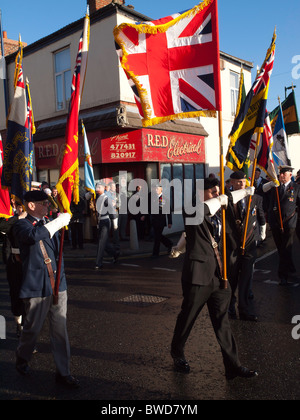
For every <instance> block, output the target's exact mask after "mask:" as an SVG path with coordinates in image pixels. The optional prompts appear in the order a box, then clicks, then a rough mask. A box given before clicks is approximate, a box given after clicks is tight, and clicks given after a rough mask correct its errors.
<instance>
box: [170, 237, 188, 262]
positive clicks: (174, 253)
mask: <svg viewBox="0 0 300 420" xmlns="http://www.w3.org/2000/svg"><path fill="white" fill-rule="evenodd" d="M185 236H186V235H185V232H183V234H182V235H181V237H180V239H179V241H178V243H177V245H176V246H173V248H172V249H171V253H170V255H169V258H178V257H179V255H180V254H184V253H185V251H186V249H185V246H186V239H185Z"/></svg>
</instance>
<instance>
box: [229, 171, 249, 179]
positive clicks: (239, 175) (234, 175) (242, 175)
mask: <svg viewBox="0 0 300 420" xmlns="http://www.w3.org/2000/svg"><path fill="white" fill-rule="evenodd" d="M230 178H231V179H246V174H245V172H243V171H236V172H233V173H232V174H231V175H230Z"/></svg>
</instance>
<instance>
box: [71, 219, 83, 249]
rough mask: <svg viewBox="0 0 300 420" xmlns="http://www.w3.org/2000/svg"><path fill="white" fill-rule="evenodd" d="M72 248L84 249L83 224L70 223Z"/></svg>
mask: <svg viewBox="0 0 300 420" xmlns="http://www.w3.org/2000/svg"><path fill="white" fill-rule="evenodd" d="M70 227H71V237H72V247H73V248H77V246H79V248H83V223H70Z"/></svg>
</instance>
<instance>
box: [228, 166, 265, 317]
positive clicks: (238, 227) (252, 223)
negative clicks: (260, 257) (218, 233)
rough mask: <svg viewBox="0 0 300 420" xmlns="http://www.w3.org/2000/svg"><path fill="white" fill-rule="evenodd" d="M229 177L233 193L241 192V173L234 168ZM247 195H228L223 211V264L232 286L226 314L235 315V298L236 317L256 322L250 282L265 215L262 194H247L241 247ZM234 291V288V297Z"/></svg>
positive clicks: (243, 185)
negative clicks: (234, 170)
mask: <svg viewBox="0 0 300 420" xmlns="http://www.w3.org/2000/svg"><path fill="white" fill-rule="evenodd" d="M230 177H231V184H232V188H233V191H235V192H236V193H235V194H236V195H239V194H241V195H243V194H244V191H245V188H246V175H245V173H244V172H243V171H236V172H233V173H232V174H231V176H230ZM249 199H250V198H249V196H246V197H244V198H243V199H241V200H239V201H238V202H233V200H232V199H230V200H229V204H228V208H227V211H226V248H227V267H228V278H229V281H230V285H231V290H232V297H231V302H230V307H229V315H230V317H231V318H233V319H237V314H236V302H237V301H238V310H239V319H240V320H245V321H255V322H256V321H258V317H257V315H256V313H255V309H254V300H253V293H252V283H253V273H254V263H255V261H256V258H257V238H258V237H259V239H260V240H261V241H263V240H265V238H266V219H265V213H264V210H263V204H262V198H261V197H260V196H258V195H256V194H254V195H253V196H252V197H251V205H250V212H249V221H248V226H247V234H246V242H245V247H244V249H242V248H243V240H244V236H245V234H244V232H245V228H246V226H245V224H246V219H247V209H248V203H249ZM236 292H238V299H237V298H236Z"/></svg>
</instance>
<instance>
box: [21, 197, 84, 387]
mask: <svg viewBox="0 0 300 420" xmlns="http://www.w3.org/2000/svg"><path fill="white" fill-rule="evenodd" d="M24 204H25V209H26V211H27V217H26V218H25V219H22V220H19V221H18V222H16V223H15V225H14V227H13V229H14V235H15V237H16V238H17V239H18V243H19V248H20V257H21V261H22V271H23V281H22V285H21V290H20V298H22V299H23V302H24V306H25V321H24V326H23V330H22V333H21V337H20V341H19V345H18V348H17V360H16V368H17V370H18V372H19V373H21V374H23V375H27V374H28V373H29V371H30V370H29V366H28V362H29V361H30V359H31V356H32V352H33V350H34V348H35V344H36V341H37V339H38V335H39V333H40V331H41V329H42V327H43V324H44V321H45V319H46V317H47V315H48V314H49V321H50V338H51V347H52V353H53V356H54V361H55V364H56V382H59V383H61V384H63V385H65V386H67V387H69V388H75V387H78V384H79V383H78V381H77V380H76V379H75V378H74V377H73V376H71V375H70V344H69V340H68V334H67V327H66V313H67V291H66V289H67V285H66V276H65V272H64V265H63V262H62V266H61V273H60V284H59V295H58V304H54V301H53V295H54V290H53V289H54V284H52V283H54V281H55V275H56V271H57V260H58V255H59V237H58V233H57V232H58V230H60V229H61V228H63V227H64V226H67V225H68V224H69V222H70V215H69V214H68V213H62V214H60V215H59V216H58V217H57V218H56V219H55V220H53V221H52V222H49V223H47V220H46V215H47V213H48V206H49V201H48V196H47V194H46V193H45V192H44V191H38V190H36V191H29V192H27V193H26V194H25V197H24ZM50 266H51V267H50ZM51 270H52V273H53V280H54V281H53V282H52V281H51V274H50V273H51Z"/></svg>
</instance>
